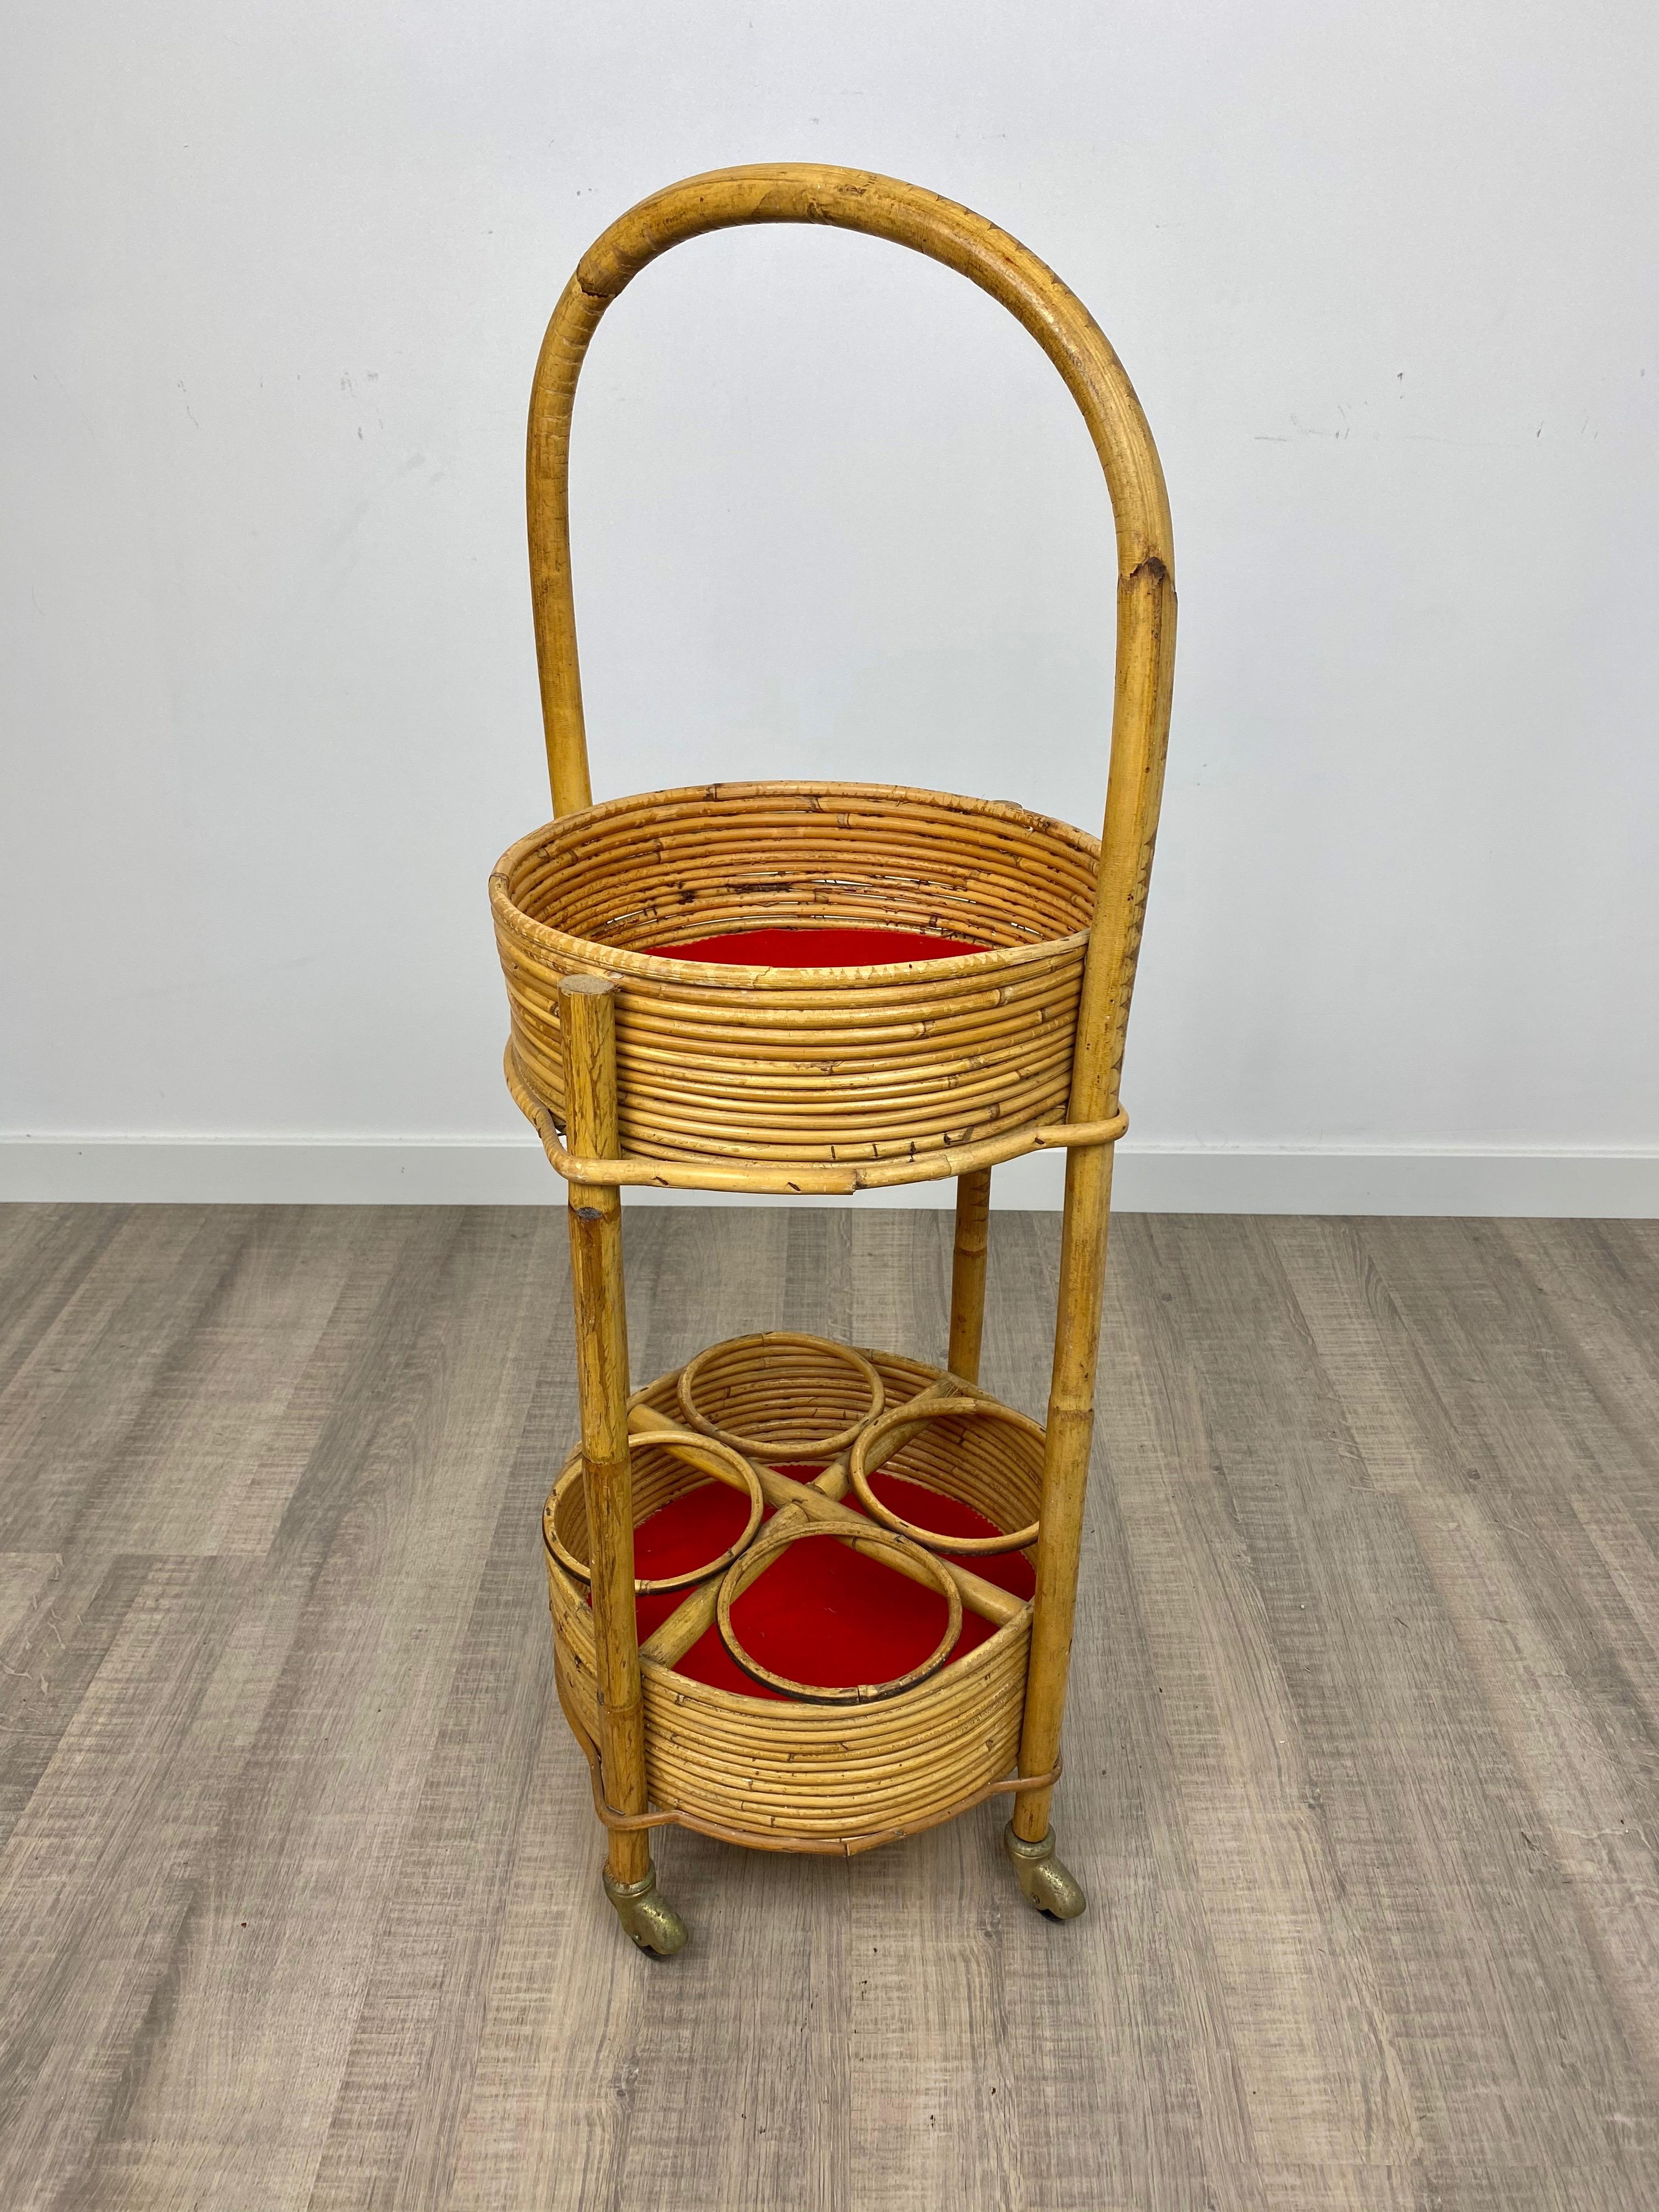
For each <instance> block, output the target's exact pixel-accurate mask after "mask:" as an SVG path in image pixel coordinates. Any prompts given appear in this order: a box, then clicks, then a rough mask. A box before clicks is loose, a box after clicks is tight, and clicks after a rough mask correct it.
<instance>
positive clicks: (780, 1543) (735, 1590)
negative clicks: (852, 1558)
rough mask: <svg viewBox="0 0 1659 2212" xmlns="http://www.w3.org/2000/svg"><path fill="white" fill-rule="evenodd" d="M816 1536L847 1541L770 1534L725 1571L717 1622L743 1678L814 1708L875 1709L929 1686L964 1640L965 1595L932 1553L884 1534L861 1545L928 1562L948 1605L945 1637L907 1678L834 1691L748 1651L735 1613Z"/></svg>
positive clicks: (799, 1531) (833, 1533) (804, 1528)
mask: <svg viewBox="0 0 1659 2212" xmlns="http://www.w3.org/2000/svg"><path fill="white" fill-rule="evenodd" d="M814 1536H819V1537H824V1538H827V1539H828V1540H829V1541H830V1542H831V1543H836V1544H842V1543H846V1542H848V1541H849V1540H848V1538H847V1537H846V1536H844V1535H843V1534H841V1532H840V1531H838V1530H836V1529H834V1528H820V1527H816V1526H814V1524H813V1523H812V1522H810V1521H809V1522H805V1524H804V1525H801V1526H798V1527H795V1528H778V1529H775V1530H771V1531H769V1532H768V1534H766V1535H764V1536H763V1537H762V1538H761V1540H760V1541H759V1543H757V1544H754V1545H751V1546H750V1548H749V1550H748V1551H747V1552H745V1553H744V1556H743V1557H742V1558H741V1559H738V1560H737V1561H736V1562H735V1563H734V1564H733V1565H732V1566H730V1567H728V1568H727V1570H726V1579H725V1580H724V1581H723V1582H722V1583H721V1584H720V1603H719V1607H718V1610H717V1611H716V1613H715V1619H716V1620H717V1621H718V1622H719V1624H720V1637H721V1639H722V1641H723V1642H724V1643H725V1645H726V1650H728V1651H729V1652H730V1653H731V1654H732V1657H733V1658H734V1659H735V1660H736V1661H737V1662H738V1666H739V1667H741V1668H743V1670H744V1674H752V1675H753V1676H754V1678H755V1680H757V1682H766V1683H769V1685H770V1686H771V1687H772V1688H773V1689H775V1690H781V1691H782V1692H783V1693H784V1695H785V1696H786V1697H789V1698H800V1699H805V1702H806V1703H808V1704H809V1705H874V1704H875V1703H876V1701H877V1700H878V1699H882V1698H896V1697H897V1696H898V1695H899V1694H900V1692H902V1691H904V1690H910V1689H914V1688H915V1686H916V1684H917V1683H918V1682H925V1681H926V1680H927V1677H928V1676H929V1675H930V1674H937V1673H938V1671H939V1668H941V1667H942V1666H943V1665H944V1664H945V1661H946V1660H947V1659H948V1658H949V1657H950V1656H951V1653H952V1652H953V1651H954V1650H956V1648H957V1638H958V1637H959V1636H960V1635H961V1634H962V1593H961V1591H960V1590H959V1589H957V1586H956V1584H955V1583H954V1582H952V1581H951V1577H950V1576H949V1575H947V1574H946V1573H945V1570H944V1568H943V1567H941V1566H940V1565H939V1561H938V1560H937V1559H934V1558H933V1554H932V1553H929V1552H927V1551H925V1550H923V1549H922V1547H921V1546H920V1545H916V1544H913V1543H911V1542H910V1541H908V1538H906V1537H903V1536H897V1535H895V1534H893V1533H892V1531H891V1530H890V1529H886V1528H872V1530H871V1531H870V1533H869V1534H868V1535H867V1536H863V1537H860V1539H859V1541H860V1543H863V1544H877V1545H880V1546H882V1547H884V1548H885V1549H889V1550H891V1551H895V1552H907V1553H914V1555H915V1558H916V1559H918V1560H925V1561H926V1563H927V1569H928V1572H929V1575H930V1576H931V1577H932V1579H933V1584H934V1587H935V1588H936V1589H938V1591H939V1595H940V1596H941V1597H942V1598H943V1599H944V1600H945V1633H944V1635H943V1636H942V1637H941V1638H939V1642H938V1644H935V1646H934V1647H933V1650H931V1651H930V1652H929V1653H928V1655H927V1657H926V1658H925V1659H924V1660H922V1661H921V1662H920V1663H919V1664H918V1665H916V1666H915V1667H912V1668H908V1670H907V1671H906V1672H905V1673H904V1674H895V1675H893V1676H892V1677H891V1678H890V1680H887V1681H884V1682H860V1683H857V1684H855V1685H854V1684H846V1685H829V1684H825V1683H822V1682H801V1681H797V1680H794V1679H793V1677H792V1676H790V1675H788V1674H774V1673H773V1671H772V1669H771V1668H769V1667H763V1666H762V1664H761V1662H760V1661H759V1660H758V1659H757V1658H755V1657H754V1656H752V1654H751V1653H750V1652H749V1651H747V1650H745V1649H744V1644H743V1642H742V1639H741V1638H739V1636H738V1632H737V1630H736V1628H735V1627H733V1626H732V1607H733V1606H734V1605H735V1604H736V1603H737V1601H738V1599H739V1598H740V1597H741V1596H742V1595H743V1594H744V1590H746V1589H748V1587H749V1585H750V1583H752V1582H753V1581H754V1580H755V1578H756V1577H757V1576H758V1575H762V1574H764V1573H765V1571H766V1570H767V1568H768V1567H769V1566H770V1565H772V1563H773V1561H774V1560H775V1559H776V1558H777V1557H778V1555H779V1553H781V1552H785V1551H787V1549H788V1548H789V1547H790V1545H791V1544H799V1543H804V1542H805V1541H807V1540H808V1539H809V1538H811V1537H814Z"/></svg>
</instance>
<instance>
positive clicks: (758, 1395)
mask: <svg viewBox="0 0 1659 2212" xmlns="http://www.w3.org/2000/svg"><path fill="white" fill-rule="evenodd" d="M837 1370H839V1371H837ZM849 1378H850V1380H851V1382H852V1384H853V1389H854V1394H855V1395H854V1403H856V1401H857V1399H858V1398H863V1399H864V1400H866V1401H867V1402H866V1404H865V1405H864V1407H862V1409H861V1410H860V1411H858V1412H857V1413H855V1415H854V1418H853V1419H850V1420H848V1421H846V1422H844V1423H843V1424H842V1425H841V1426H840V1427H837V1428H835V1429H831V1430H828V1431H824V1430H823V1429H822V1428H820V1427H818V1426H817V1425H818V1424H821V1423H822V1422H823V1420H824V1419H825V1418H826V1407H825V1401H826V1398H828V1400H829V1407H830V1409H831V1414H832V1416H833V1413H842V1411H844V1410H845V1406H846V1396H847V1393H846V1387H845V1386H846V1383H847V1381H848V1379H849ZM679 1399H680V1410H681V1412H682V1413H684V1415H685V1418H686V1419H687V1420H688V1421H689V1422H690V1425H691V1426H692V1427H693V1428H696V1429H700V1430H702V1432H703V1434H704V1435H705V1436H710V1437H715V1438H716V1439H717V1440H718V1441H719V1442H720V1443H723V1444H726V1445H727V1446H728V1447H729V1448H730V1449H732V1450H733V1451H735V1452H740V1453H741V1454H742V1455H743V1456H744V1458H745V1459H756V1460H759V1461H760V1462H762V1464H763V1465H764V1466H778V1465H781V1464H783V1463H785V1462H788V1461H790V1460H830V1459H834V1458H835V1457H836V1454H837V1453H838V1452H842V1451H845V1450H846V1449H847V1447H848V1445H849V1444H850V1443H852V1442H853V1441H854V1438H855V1437H858V1436H859V1435H860V1432H861V1431H863V1430H865V1429H866V1428H867V1427H868V1426H869V1425H870V1423H871V1422H872V1421H873V1420H874V1419H876V1418H877V1416H878V1414H879V1413H880V1412H881V1410H882V1406H883V1402H884V1397H883V1391H882V1382H881V1377H880V1376H879V1375H878V1374H877V1372H876V1370H875V1369H874V1368H873V1367H872V1365H871V1364H870V1362H869V1361H868V1360H867V1359H866V1358H865V1357H864V1354H863V1353H862V1352H854V1349H853V1347H852V1346H851V1345H848V1344H836V1343H834V1342H832V1340H830V1339H829V1337H826V1336H803V1335H800V1334H796V1333H795V1332H793V1331H792V1330H787V1329H768V1330H766V1331H764V1332H763V1334H760V1335H758V1336H732V1337H727V1338H726V1341H725V1342H724V1343H723V1344H711V1345H710V1346H708V1349H707V1350H706V1351H704V1352H699V1353H698V1354H697V1356H696V1358H695V1359H692V1360H690V1361H688V1362H687V1364H686V1365H685V1366H684V1368H683V1369H682V1370H681V1371H680V1381H679ZM750 1405H752V1406H753V1407H754V1409H755V1411H756V1412H757V1413H759V1412H760V1411H761V1410H762V1408H764V1410H765V1414H766V1421H765V1429H764V1433H763V1434H759V1435H753V1436H750V1435H745V1434H744V1433H743V1432H742V1431H740V1430H738V1429H735V1428H728V1427H726V1425H724V1423H725V1421H726V1420H729V1419H732V1416H733V1413H734V1411H735V1413H737V1415H738V1418H742V1416H743V1414H744V1413H745V1412H746V1411H747V1409H748V1407H749V1406H750ZM717 1416H719V1417H721V1418H717Z"/></svg>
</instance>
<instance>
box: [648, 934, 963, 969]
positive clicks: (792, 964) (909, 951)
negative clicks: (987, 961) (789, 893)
mask: <svg viewBox="0 0 1659 2212" xmlns="http://www.w3.org/2000/svg"><path fill="white" fill-rule="evenodd" d="M988 949H989V948H988V947H987V946H986V945H970V944H969V942H968V940H967V939H966V938H963V937H933V936H924V935H923V934H922V933H921V932H920V931H918V930H914V929H732V930H727V931H726V932H725V933H723V934H721V935H720V936H718V937H694V938H692V939H690V942H689V943H687V944H685V945H647V947H646V951H647V952H656V953H660V954H661V955H662V957H664V958H665V959H668V960H719V961H723V962H726V963H727V964H729V965H732V966H736V967H738V968H877V967H879V966H881V965H882V964H883V963H884V962H886V961H890V960H949V959H951V958H953V957H955V956H956V955H957V953H960V952H984V951H987V950H988Z"/></svg>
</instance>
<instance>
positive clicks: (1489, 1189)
mask: <svg viewBox="0 0 1659 2212" xmlns="http://www.w3.org/2000/svg"><path fill="white" fill-rule="evenodd" d="M1063 1175H1064V1164H1063V1163H1062V1162H1061V1161H1060V1159H1058V1158H1054V1157H1053V1156H1052V1155H1043V1156H1042V1157H1039V1158H1028V1159H1024V1160H1014V1161H1011V1162H1010V1163H1009V1164H1007V1165H1006V1167H1001V1168H999V1169H998V1170H997V1173H996V1180H995V1182H994V1185H993V1189H994V1199H995V1202H996V1203H997V1204H998V1205H1000V1206H1030V1207H1036V1208H1043V1207H1052V1206H1058V1205H1059V1204H1060V1185H1061V1181H1062V1177H1063ZM561 1191H562V1185H561V1184H560V1182H559V1181H558V1178H557V1177H556V1176H555V1175H554V1173H553V1171H552V1170H551V1169H550V1167H549V1166H548V1165H547V1164H546V1162H545V1161H544V1159H543V1158H542V1154H541V1150H540V1147H539V1146H537V1145H535V1144H534V1143H532V1142H527V1141H526V1139H522V1138H515V1137H502V1138H454V1139H441V1140H436V1141H434V1140H432V1139H402V1138H390V1137H368V1138H345V1139H342V1138H311V1139H243V1138H240V1137H179V1138H167V1137H155V1138H149V1137H146V1138H125V1137H27V1136H25V1137H0V1200H12V1201H16V1200H52V1201H63V1200H96V1201H100V1202H105V1203H109V1202H113V1203H118V1204H128V1205H133V1204H158V1203H171V1204H195V1205H220V1204H229V1205H245V1206H246V1205H253V1206H283V1205H286V1206H295V1205H307V1206H339V1205H351V1206H388V1205H390V1206H547V1205H551V1204H553V1203H556V1201H557V1200H558V1199H559V1197H560V1194H561ZM1114 1200H1115V1204H1116V1206H1118V1208H1119V1209H1120V1210H1121V1211H1123V1212H1131V1213H1398V1214H1413V1213H1416V1214H1491V1215H1523V1216H1524V1215H1531V1216H1534V1217H1536V1216H1557V1217H1567V1218H1601V1219H1606V1218H1622V1219H1641V1220H1654V1219H1659V1150H1655V1151H1651V1152H1607V1151H1595V1152H1592V1151H1582V1152H1523V1151H1518V1150H1517V1151H1500V1150H1496V1149H1493V1150H1490V1151H1476V1150H1474V1149H1466V1150H1448V1149H1440V1150H1434V1149H1431V1148H1429V1147H1425V1146H1375V1147H1372V1148H1371V1149H1370V1150H1361V1149H1358V1148H1352V1149H1349V1148H1341V1147H1338V1146H1288V1145H1287V1146H1273V1147H1257V1148H1255V1149H1252V1148H1250V1147H1248V1146H1231V1145H1204V1144H1197V1143H1194V1144H1185V1145H1182V1144H1161V1145H1147V1144H1137V1143H1136V1142H1135V1140H1134V1139H1133V1138H1130V1139H1127V1140H1126V1141H1125V1143H1124V1144H1123V1145H1122V1146H1120V1148H1119V1151H1118V1161H1117V1172H1116V1176H1115V1191H1114ZM734 1202H740V1201H734V1200H732V1199H731V1198H729V1197H728V1196H726V1194H717V1193H713V1192H706V1191H650V1192H646V1191H639V1192H632V1193H629V1203H630V1204H634V1205H641V1206H650V1205H666V1206H676V1205H678V1206H685V1205H690V1206H711V1205H713V1206H720V1205H731V1204H732V1203H734ZM751 1202H752V1203H755V1204H760V1205H788V1206H806V1205H833V1204H835V1203H837V1201H836V1200H815V1199H776V1200H775V1199H765V1200H753V1201H751ZM858 1202H859V1203H860V1204H861V1205H865V1206H946V1205H949V1204H950V1203H951V1184H949V1183H948V1182H925V1183H914V1184H910V1185H908V1186H907V1187H905V1188H902V1189H897V1190H884V1191H872V1192H870V1193H867V1194H866V1195H865V1196H864V1197H863V1198H861V1199H860V1200H859V1201H858Z"/></svg>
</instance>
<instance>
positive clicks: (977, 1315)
mask: <svg viewBox="0 0 1659 2212" xmlns="http://www.w3.org/2000/svg"><path fill="white" fill-rule="evenodd" d="M990 1225H991V1170H990V1169H989V1168H975V1170H973V1172H972V1173H971V1174H970V1175H963V1176H957V1239H956V1249H955V1251H954V1253H953V1254H952V1255H951V1350H950V1353H949V1356H948V1358H947V1359H946V1362H945V1364H946V1365H947V1366H948V1367H949V1368H950V1370H951V1374H952V1375H959V1376H961V1377H962V1379H963V1382H964V1383H977V1382H978V1380H979V1340H980V1334H981V1330H982V1329H983V1328H984V1325H985V1255H986V1250H987V1245H988V1243H989V1235H990Z"/></svg>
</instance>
